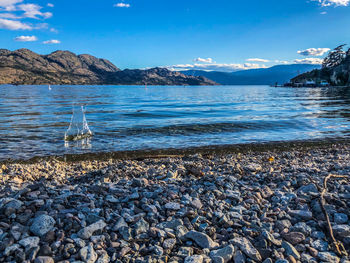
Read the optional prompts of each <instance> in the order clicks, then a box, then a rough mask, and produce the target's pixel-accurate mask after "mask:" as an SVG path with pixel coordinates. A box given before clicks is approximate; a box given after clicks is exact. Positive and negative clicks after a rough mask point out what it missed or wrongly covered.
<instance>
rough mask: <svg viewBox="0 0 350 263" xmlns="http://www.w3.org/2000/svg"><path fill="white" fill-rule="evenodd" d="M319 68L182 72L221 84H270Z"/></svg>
mask: <svg viewBox="0 0 350 263" xmlns="http://www.w3.org/2000/svg"><path fill="white" fill-rule="evenodd" d="M319 68H320V65H312V64H291V65H278V66H273V67H271V68H261V69H249V70H241V71H236V72H218V71H201V70H188V71H182V73H183V74H186V75H188V76H203V77H206V78H209V79H211V80H213V81H215V82H217V83H220V84H222V85H271V84H275V83H276V82H277V83H279V84H283V83H286V82H289V81H290V79H291V78H293V77H295V76H297V75H298V74H300V73H304V72H308V71H311V70H314V69H319Z"/></svg>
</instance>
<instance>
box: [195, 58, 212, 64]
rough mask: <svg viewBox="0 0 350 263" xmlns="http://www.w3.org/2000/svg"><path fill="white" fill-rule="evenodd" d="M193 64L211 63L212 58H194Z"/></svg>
mask: <svg viewBox="0 0 350 263" xmlns="http://www.w3.org/2000/svg"><path fill="white" fill-rule="evenodd" d="M194 62H202V63H213V59H212V58H196V59H194Z"/></svg>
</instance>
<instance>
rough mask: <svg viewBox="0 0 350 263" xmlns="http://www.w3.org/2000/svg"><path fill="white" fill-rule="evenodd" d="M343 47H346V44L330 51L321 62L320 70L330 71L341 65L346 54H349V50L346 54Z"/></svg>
mask: <svg viewBox="0 0 350 263" xmlns="http://www.w3.org/2000/svg"><path fill="white" fill-rule="evenodd" d="M344 46H346V44H344V45H340V46H338V47H336V48H335V49H333V50H332V51H330V52H329V54H328V55H327V57H325V59H324V60H323V63H322V68H324V69H330V68H334V67H336V66H338V65H339V64H341V63H342V62H343V60H344V59H345V57H346V56H347V54H349V53H350V52H349V51H350V49H349V50H348V51H347V52H345V51H344V50H343V48H344Z"/></svg>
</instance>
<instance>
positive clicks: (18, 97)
mask: <svg viewBox="0 0 350 263" xmlns="http://www.w3.org/2000/svg"><path fill="white" fill-rule="evenodd" d="M80 106H84V107H85V111H86V115H85V116H86V120H87V122H88V124H89V127H90V130H91V131H92V132H93V137H91V138H89V139H85V140H83V141H75V142H65V141H64V135H65V131H66V130H67V129H68V126H69V124H70V121H71V118H72V109H73V107H75V108H76V109H77V108H78V109H79V108H80ZM349 131H350V89H346V88H298V89H295V88H275V87H269V86H211V87H207V86H205V87H182V86H181V87H159V86H148V87H145V86H52V87H51V89H49V88H48V86H10V85H2V86H0V160H6V159H9V158H12V159H28V158H31V157H34V156H47V155H63V154H72V153H87V152H109V151H125V150H143V149H166V148H186V147H197V146H208V145H229V144H242V143H243V144H244V143H259V142H272V141H279V142H280V141H291V140H309V139H322V138H336V137H339V138H345V137H348V136H349Z"/></svg>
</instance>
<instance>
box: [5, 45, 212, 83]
mask: <svg viewBox="0 0 350 263" xmlns="http://www.w3.org/2000/svg"><path fill="white" fill-rule="evenodd" d="M0 84H16V85H21V84H22V85H40V84H68V85H89V84H90V85H93V84H100V85H102V84H114V85H144V84H147V85H214V84H216V83H215V82H213V81H211V80H209V79H206V78H204V77H193V76H185V75H183V74H181V73H179V72H173V71H169V70H167V69H164V68H154V69H148V70H123V71H122V70H120V69H119V68H117V67H116V66H115V65H113V64H112V63H111V62H110V61H108V60H106V59H99V58H96V57H94V56H91V55H86V54H84V55H76V54H74V53H72V52H69V51H56V52H53V53H51V54H49V55H39V54H37V53H34V52H32V51H30V50H28V49H19V50H15V51H10V50H6V49H0Z"/></svg>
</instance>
